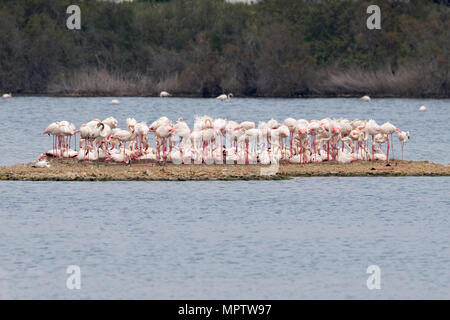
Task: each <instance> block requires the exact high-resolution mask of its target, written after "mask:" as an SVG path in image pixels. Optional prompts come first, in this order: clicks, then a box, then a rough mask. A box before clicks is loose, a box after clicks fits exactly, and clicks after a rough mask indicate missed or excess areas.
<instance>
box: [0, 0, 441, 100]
mask: <svg viewBox="0 0 450 320" xmlns="http://www.w3.org/2000/svg"><path fill="white" fill-rule="evenodd" d="M71 4H77V5H79V7H80V8H81V30H68V29H67V27H66V19H67V18H68V14H67V13H66V9H67V7H68V6H69V5H71ZM371 4H372V3H371V1H365V0H362V1H353V0H335V1H317V0H316V1H314V0H264V1H262V2H259V3H257V4H254V5H245V4H230V3H226V2H225V1H223V0H171V1H170V0H167V1H156V0H147V1H134V2H124V3H121V4H115V3H111V2H105V1H79V2H78V3H74V1H72V0H52V1H48V0H1V1H0V30H1V32H0V90H1V91H2V92H14V93H24V94H26V93H28V94H38V93H46V94H62V95H144V96H148V95H155V94H157V93H158V92H159V91H161V90H166V91H170V92H171V93H174V94H176V95H184V96H214V95H217V94H220V93H223V92H233V93H234V94H235V95H240V96H261V97H264V96H276V97H296V96H345V95H359V94H371V95H374V96H415V97H425V96H426V97H449V96H450V74H449V70H450V6H449V1H447V0H445V1H442V0H441V1H439V0H429V1H427V0H410V1H400V0H398V1H395V0H392V1H382V2H381V1H380V4H379V6H380V8H381V30H369V29H368V28H367V26H366V20H367V18H368V17H369V15H368V14H367V13H366V9H367V7H368V6H369V5H371Z"/></svg>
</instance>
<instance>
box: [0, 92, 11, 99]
mask: <svg viewBox="0 0 450 320" xmlns="http://www.w3.org/2000/svg"><path fill="white" fill-rule="evenodd" d="M2 98H3V99H8V98H12V94H11V93H5V94H3V96H2Z"/></svg>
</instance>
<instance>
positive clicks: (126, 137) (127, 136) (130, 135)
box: [112, 129, 136, 162]
mask: <svg viewBox="0 0 450 320" xmlns="http://www.w3.org/2000/svg"><path fill="white" fill-rule="evenodd" d="M112 138H114V139H117V140H119V141H120V142H122V143H123V155H124V158H123V162H126V159H127V157H126V152H125V145H126V143H127V142H128V141H133V140H134V139H135V138H136V133H135V132H134V129H133V130H132V131H129V130H118V131H116V132H115V133H114V135H112Z"/></svg>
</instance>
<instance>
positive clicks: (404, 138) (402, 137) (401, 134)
mask: <svg viewBox="0 0 450 320" xmlns="http://www.w3.org/2000/svg"><path fill="white" fill-rule="evenodd" d="M397 133H398V140H399V141H400V143H401V146H402V160H403V147H404V145H405V143H406V142H408V140H409V136H410V135H409V131H406V132H405V131H400V130H399V131H397Z"/></svg>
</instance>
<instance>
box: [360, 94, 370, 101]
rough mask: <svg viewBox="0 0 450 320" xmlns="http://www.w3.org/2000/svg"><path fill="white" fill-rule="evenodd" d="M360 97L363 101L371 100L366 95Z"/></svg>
mask: <svg viewBox="0 0 450 320" xmlns="http://www.w3.org/2000/svg"><path fill="white" fill-rule="evenodd" d="M360 99H361V100H362V101H365V102H370V101H371V100H372V99H371V98H370V97H369V96H368V95H365V96H362V97H361V98H360Z"/></svg>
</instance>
